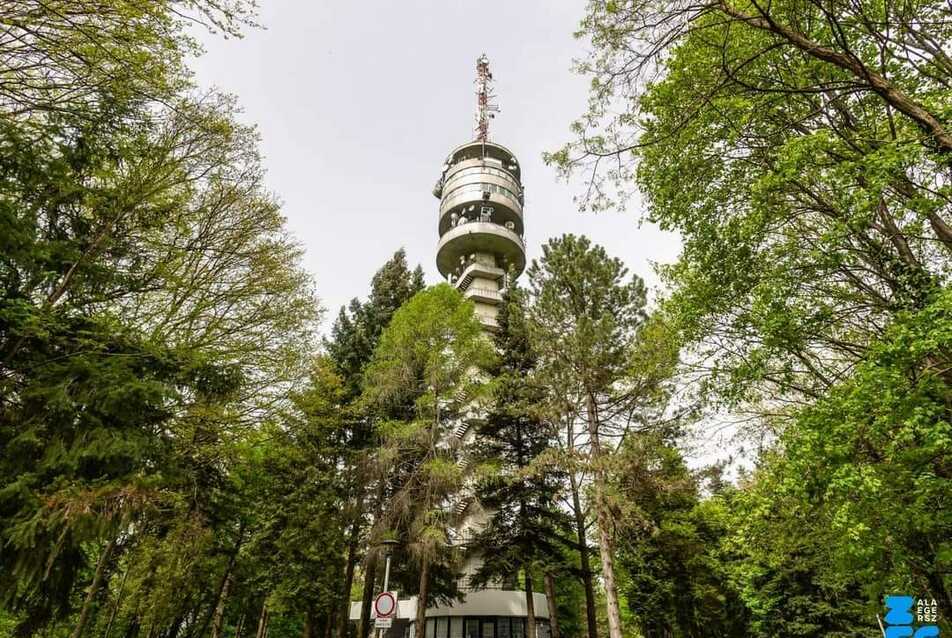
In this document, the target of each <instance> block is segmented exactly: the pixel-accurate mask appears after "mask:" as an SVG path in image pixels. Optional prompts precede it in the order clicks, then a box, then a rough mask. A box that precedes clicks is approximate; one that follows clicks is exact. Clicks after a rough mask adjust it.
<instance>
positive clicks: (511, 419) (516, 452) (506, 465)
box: [469, 283, 568, 638]
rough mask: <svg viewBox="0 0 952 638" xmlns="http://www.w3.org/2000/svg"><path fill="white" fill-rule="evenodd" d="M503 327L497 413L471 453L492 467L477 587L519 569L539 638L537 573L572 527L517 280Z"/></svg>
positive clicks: (483, 489)
mask: <svg viewBox="0 0 952 638" xmlns="http://www.w3.org/2000/svg"><path fill="white" fill-rule="evenodd" d="M498 322H499V332H498V333H497V334H496V336H495V344H496V349H497V351H498V353H499V359H498V364H497V365H496V366H495V369H494V370H493V373H494V377H495V378H494V381H493V396H492V409H491V411H490V413H489V414H488V415H487V417H486V420H485V421H484V422H482V423H480V425H479V427H478V429H477V435H476V443H475V446H474V449H473V452H472V458H473V460H474V461H476V462H478V463H480V464H481V465H483V466H485V469H486V470H487V475H486V476H485V477H484V478H483V479H482V480H481V481H480V483H479V487H478V489H477V496H478V499H479V501H480V502H481V504H482V505H483V506H484V507H486V508H487V509H488V510H489V511H490V512H491V513H492V514H491V516H490V518H489V520H488V522H487V523H486V525H485V526H484V527H483V528H482V529H481V530H480V531H479V532H478V533H477V535H476V536H475V538H473V539H472V541H471V543H470V547H469V549H470V551H472V552H474V553H475V554H477V555H478V556H479V557H480V558H481V565H480V568H479V569H478V570H477V572H476V573H475V574H474V575H473V583H472V584H473V585H474V586H477V587H478V586H481V585H485V584H486V583H487V582H489V581H490V580H492V579H496V578H511V577H512V575H513V574H517V573H518V572H519V571H520V570H521V571H522V573H523V582H524V587H525V593H526V609H527V610H528V614H527V615H528V619H527V629H528V632H529V636H530V638H535V636H536V631H535V610H534V604H533V596H532V594H533V591H534V583H533V580H532V576H533V572H534V569H535V568H536V567H538V566H540V565H545V564H547V563H553V562H558V561H559V560H560V554H561V548H560V547H559V545H558V544H557V539H558V537H559V536H560V529H561V528H563V527H565V526H566V525H567V523H568V522H567V520H566V516H565V514H564V513H562V512H561V511H560V510H559V509H558V508H557V506H556V498H557V496H558V493H559V486H560V483H561V481H562V478H563V477H562V476H561V475H560V473H559V472H557V471H556V470H554V469H553V468H552V467H551V466H550V465H545V464H544V463H543V461H544V458H543V456H544V455H545V454H546V452H547V451H549V450H550V449H551V442H552V440H553V439H554V437H555V432H553V429H552V427H551V425H550V424H548V423H546V421H545V420H544V419H543V418H542V416H541V410H542V404H543V403H544V399H545V390H544V389H543V388H541V387H540V386H539V385H538V384H537V383H536V381H535V380H534V379H533V378H532V377H531V375H532V372H533V371H534V369H535V366H536V356H535V353H534V352H533V350H532V346H531V344H530V340H529V333H528V328H527V325H526V317H525V295H524V293H523V291H522V290H520V289H519V288H518V287H516V285H515V283H513V284H512V285H511V286H510V288H509V292H508V293H507V296H506V300H505V302H504V303H503V305H502V307H501V309H500V312H499V316H498Z"/></svg>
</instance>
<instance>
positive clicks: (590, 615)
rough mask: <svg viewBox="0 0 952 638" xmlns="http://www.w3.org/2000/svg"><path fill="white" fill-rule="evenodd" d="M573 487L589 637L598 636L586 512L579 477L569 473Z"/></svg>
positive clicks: (573, 505)
mask: <svg viewBox="0 0 952 638" xmlns="http://www.w3.org/2000/svg"><path fill="white" fill-rule="evenodd" d="M569 480H570V486H571V488H572V510H573V513H574V515H575V534H576V536H578V558H579V566H580V567H581V569H582V586H583V588H584V589H585V619H586V620H587V622H588V638H598V616H597V615H596V613H595V583H594V579H593V574H592V562H591V558H590V553H591V549H589V546H588V538H587V536H586V534H585V512H584V511H583V510H582V501H581V499H580V498H579V494H578V493H579V485H578V478H577V477H576V476H575V473H574V472H573V473H570V474H569Z"/></svg>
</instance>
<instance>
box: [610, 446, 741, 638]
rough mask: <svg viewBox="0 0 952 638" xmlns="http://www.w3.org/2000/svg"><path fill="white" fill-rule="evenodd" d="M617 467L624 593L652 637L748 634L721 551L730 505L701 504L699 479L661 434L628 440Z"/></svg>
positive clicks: (718, 501)
mask: <svg viewBox="0 0 952 638" xmlns="http://www.w3.org/2000/svg"><path fill="white" fill-rule="evenodd" d="M614 467H615V469H614V471H613V473H612V482H613V488H614V489H615V490H616V491H617V492H618V493H619V494H623V495H624V497H625V498H624V501H621V502H620V505H619V507H620V508H621V511H620V512H619V515H618V518H619V521H620V523H621V526H622V531H621V533H620V535H619V536H620V541H619V564H620V566H621V571H622V575H621V577H620V580H621V582H622V583H623V585H622V592H623V593H624V595H625V597H626V599H627V603H628V608H629V609H630V611H631V612H632V614H633V620H634V621H635V624H637V625H638V627H639V628H640V630H641V633H642V634H643V635H644V636H645V638H652V637H654V636H676V637H685V638H689V637H698V638H700V637H705V636H711V637H713V636H747V635H749V633H748V627H747V622H746V620H747V615H748V612H747V610H746V608H745V607H744V604H743V602H742V601H741V598H740V596H739V593H738V592H737V591H736V590H735V588H734V585H733V583H732V582H731V581H730V578H729V576H730V572H729V571H728V568H729V566H730V565H731V563H730V562H729V561H728V560H725V556H724V552H723V550H722V549H721V545H722V543H724V542H725V540H726V539H727V537H728V536H729V534H730V532H731V531H732V529H731V528H732V524H733V520H732V514H733V512H732V511H730V509H729V508H728V507H726V506H725V502H724V498H723V497H722V496H721V495H717V496H715V497H714V498H710V499H707V500H701V497H700V494H699V481H698V477H696V476H694V475H692V473H691V472H689V471H688V469H687V467H686V466H685V464H684V460H683V459H682V458H681V454H680V453H679V452H678V450H677V449H676V448H675V447H674V446H673V445H671V443H670V442H668V441H665V439H664V438H662V437H661V436H659V435H658V434H657V433H650V434H643V435H638V436H635V437H632V438H629V439H628V440H627V441H626V442H625V445H624V447H623V448H622V450H620V451H619V453H618V455H617V456H616V459H615V466H614Z"/></svg>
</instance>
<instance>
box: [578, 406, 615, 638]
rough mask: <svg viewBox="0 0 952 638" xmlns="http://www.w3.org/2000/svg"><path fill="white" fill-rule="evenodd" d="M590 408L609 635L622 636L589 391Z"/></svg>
mask: <svg viewBox="0 0 952 638" xmlns="http://www.w3.org/2000/svg"><path fill="white" fill-rule="evenodd" d="M586 407H587V410H588V432H589V440H590V443H591V446H592V456H593V457H594V458H595V477H594V478H595V524H596V526H597V527H598V553H599V556H600V557H601V559H602V580H603V581H604V585H605V607H606V611H607V612H608V635H609V638H622V627H621V612H620V610H619V606H618V586H617V585H616V584H615V561H614V557H613V554H614V546H615V544H614V541H613V539H612V525H611V519H610V516H609V512H608V502H607V499H606V497H605V468H604V467H602V466H601V464H600V461H601V459H602V457H603V453H602V447H601V442H600V441H599V430H600V424H599V420H598V408H597V406H596V405H595V397H594V395H593V394H592V393H591V392H589V393H588V394H587V395H586Z"/></svg>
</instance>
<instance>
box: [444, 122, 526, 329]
mask: <svg viewBox="0 0 952 638" xmlns="http://www.w3.org/2000/svg"><path fill="white" fill-rule="evenodd" d="M521 176H522V171H521V169H520V166H519V161H518V160H517V159H516V156H515V154H514V153H513V152H512V151H510V150H509V149H507V148H506V147H505V146H502V145H501V144H496V143H494V142H488V141H482V140H476V141H473V142H469V143H467V144H463V145H461V146H458V147H456V148H455V149H453V151H451V152H450V154H449V156H448V157H447V158H446V162H445V163H444V164H443V171H442V173H441V175H440V179H439V181H438V182H437V183H436V186H435V187H434V188H433V194H434V195H435V196H436V197H438V198H439V199H440V208H439V216H438V221H437V231H438V233H439V237H440V239H439V243H438V244H437V249H436V266H437V268H438V269H439V271H440V274H441V275H443V276H444V277H445V278H446V279H447V280H448V281H449V282H450V283H453V284H454V285H455V286H456V287H457V289H459V290H460V292H462V293H463V294H464V296H466V297H467V298H469V299H471V300H472V301H473V302H474V303H475V304H476V314H477V316H478V317H479V318H480V321H482V323H483V325H484V326H486V328H488V329H490V330H492V329H494V328H495V325H496V322H495V317H496V313H497V307H498V306H499V305H500V304H501V303H502V294H503V292H504V290H505V284H506V275H507V274H509V273H511V274H512V276H515V277H518V276H519V275H520V274H522V271H524V270H525V268H526V249H525V243H524V240H523V234H524V233H525V213H524V210H523V207H524V204H525V190H524V188H523V186H522V177H521Z"/></svg>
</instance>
